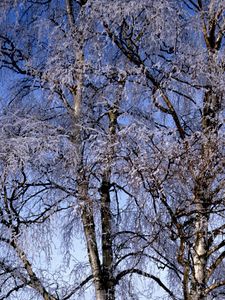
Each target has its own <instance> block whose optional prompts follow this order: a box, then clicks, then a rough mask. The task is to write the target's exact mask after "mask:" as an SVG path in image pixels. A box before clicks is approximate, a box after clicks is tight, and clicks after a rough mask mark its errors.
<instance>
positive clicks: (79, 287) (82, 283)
mask: <svg viewBox="0 0 225 300" xmlns="http://www.w3.org/2000/svg"><path fill="white" fill-rule="evenodd" d="M91 279H93V275H89V276H88V277H87V278H86V279H84V280H83V281H82V282H81V283H80V284H79V285H78V286H77V287H75V289H74V290H72V292H70V293H69V294H68V295H66V296H64V297H63V298H62V300H68V299H69V298H70V297H72V296H73V294H74V293H76V292H77V291H78V290H79V289H81V288H82V287H83V286H84V285H85V284H86V283H88V282H89V281H90V280H91ZM0 300H1V299H0Z"/></svg>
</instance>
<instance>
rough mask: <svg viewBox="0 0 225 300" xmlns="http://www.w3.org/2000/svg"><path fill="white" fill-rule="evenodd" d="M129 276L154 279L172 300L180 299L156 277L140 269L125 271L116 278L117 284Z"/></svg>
mask: <svg viewBox="0 0 225 300" xmlns="http://www.w3.org/2000/svg"><path fill="white" fill-rule="evenodd" d="M128 274H138V275H141V276H144V277H147V278H150V279H153V280H154V281H155V282H156V283H157V284H158V285H159V286H160V287H161V288H162V289H163V290H164V291H165V292H167V293H168V294H169V295H170V297H172V299H174V300H176V299H178V298H177V297H175V295H174V294H173V293H172V292H171V290H170V289H168V287H167V286H166V285H165V284H164V283H163V282H162V281H161V280H160V279H159V278H158V277H156V276H154V275H151V274H149V273H146V272H144V271H141V270H139V269H127V270H124V271H122V272H120V273H119V274H118V275H117V276H116V279H115V284H118V282H119V281H120V280H121V279H122V278H123V277H124V276H126V275H128Z"/></svg>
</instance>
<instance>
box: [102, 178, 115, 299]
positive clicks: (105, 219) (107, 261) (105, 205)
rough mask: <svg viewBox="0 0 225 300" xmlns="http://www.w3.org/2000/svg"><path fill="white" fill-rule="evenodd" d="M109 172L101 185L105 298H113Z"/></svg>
mask: <svg viewBox="0 0 225 300" xmlns="http://www.w3.org/2000/svg"><path fill="white" fill-rule="evenodd" d="M109 190H110V173H109V172H108V173H106V174H104V177H103V180H102V186H101V220H102V272H103V284H104V288H105V291H106V299H107V300H113V299H115V288H114V280H113V251H112V236H111V233H112V224H111V223H112V215H111V207H110V191H109Z"/></svg>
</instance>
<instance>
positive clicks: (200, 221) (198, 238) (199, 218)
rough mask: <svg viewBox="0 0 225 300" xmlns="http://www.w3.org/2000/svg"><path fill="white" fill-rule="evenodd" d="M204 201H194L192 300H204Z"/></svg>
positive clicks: (205, 243)
mask: <svg viewBox="0 0 225 300" xmlns="http://www.w3.org/2000/svg"><path fill="white" fill-rule="evenodd" d="M202 201H204V199H201V198H197V199H196V211H197V213H196V221H195V242H194V248H193V253H192V259H193V274H192V282H191V292H190V295H191V298H190V299H192V300H200V299H201V300H203V299H206V296H205V293H204V291H205V288H206V271H207V270H206V266H207V252H208V218H207V216H206V215H205V213H204V211H205V209H206V208H205V207H204V205H203V203H202Z"/></svg>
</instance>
